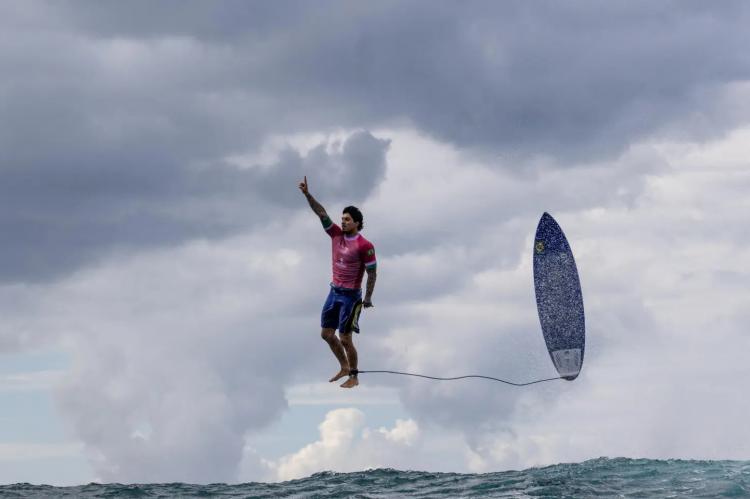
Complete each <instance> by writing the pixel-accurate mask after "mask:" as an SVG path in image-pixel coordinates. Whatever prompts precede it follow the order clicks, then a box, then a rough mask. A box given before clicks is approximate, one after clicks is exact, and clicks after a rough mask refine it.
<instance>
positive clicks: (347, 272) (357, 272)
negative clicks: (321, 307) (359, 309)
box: [322, 218, 377, 289]
mask: <svg viewBox="0 0 750 499" xmlns="http://www.w3.org/2000/svg"><path fill="white" fill-rule="evenodd" d="M322 222H323V228H324V229H325V231H326V232H327V233H328V235H329V236H331V257H332V260H333V285H334V286H338V287H342V288H348V289H360V288H361V287H362V276H363V275H364V273H365V268H375V266H376V265H377V260H376V259H375V246H373V245H372V243H371V242H370V241H368V240H367V239H365V238H364V237H363V236H362V234H357V235H356V236H353V237H349V236H347V235H345V234H344V233H343V232H342V231H341V227H339V226H338V225H336V224H335V223H333V222H332V221H331V219H330V218H325V219H323V220H322Z"/></svg>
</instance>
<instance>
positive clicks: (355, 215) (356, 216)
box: [342, 206, 365, 230]
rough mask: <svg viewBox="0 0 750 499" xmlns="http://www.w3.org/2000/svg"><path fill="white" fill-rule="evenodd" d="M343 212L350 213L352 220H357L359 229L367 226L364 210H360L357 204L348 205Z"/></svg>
mask: <svg viewBox="0 0 750 499" xmlns="http://www.w3.org/2000/svg"><path fill="white" fill-rule="evenodd" d="M342 213H348V214H349V216H351V217H352V220H354V221H355V222H357V226H358V227H359V228H358V229H357V230H362V229H364V228H365V223H364V220H363V218H362V212H361V211H359V208H357V207H356V206H347V207H346V208H344V211H343V212H342Z"/></svg>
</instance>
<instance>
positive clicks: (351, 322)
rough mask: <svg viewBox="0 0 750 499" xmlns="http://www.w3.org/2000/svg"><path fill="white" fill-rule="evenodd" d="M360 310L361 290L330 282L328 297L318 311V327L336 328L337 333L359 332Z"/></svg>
mask: <svg viewBox="0 0 750 499" xmlns="http://www.w3.org/2000/svg"><path fill="white" fill-rule="evenodd" d="M361 312H362V290H361V289H349V288H340V287H338V286H334V285H333V284H331V290H330V291H329V292H328V298H327V299H326V302H325V304H324V305H323V311H322V312H321V313H320V327H322V328H330V329H338V330H339V333H344V334H348V333H351V332H352V331H354V332H355V333H359V314H360V313H361Z"/></svg>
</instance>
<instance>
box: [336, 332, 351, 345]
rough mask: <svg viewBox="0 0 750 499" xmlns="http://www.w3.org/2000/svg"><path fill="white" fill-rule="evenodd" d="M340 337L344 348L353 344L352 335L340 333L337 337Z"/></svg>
mask: <svg viewBox="0 0 750 499" xmlns="http://www.w3.org/2000/svg"><path fill="white" fill-rule="evenodd" d="M339 336H340V337H341V344H342V345H344V346H345V347H350V346H352V345H353V344H354V343H352V333H341V334H340V335H339Z"/></svg>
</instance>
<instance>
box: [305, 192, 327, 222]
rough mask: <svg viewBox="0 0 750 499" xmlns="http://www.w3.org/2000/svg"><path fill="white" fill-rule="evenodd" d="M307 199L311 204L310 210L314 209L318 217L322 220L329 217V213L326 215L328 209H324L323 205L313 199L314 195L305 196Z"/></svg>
mask: <svg viewBox="0 0 750 499" xmlns="http://www.w3.org/2000/svg"><path fill="white" fill-rule="evenodd" d="M305 197H306V198H307V202H308V203H310V208H312V211H314V212H315V214H316V215H318V216H319V217H320V218H321V219H323V218H324V217H328V213H326V209H325V208H323V205H322V204H320V203H318V202H317V201H316V200H315V198H314V197H312V194H310V193H308V194H306V195H305Z"/></svg>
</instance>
